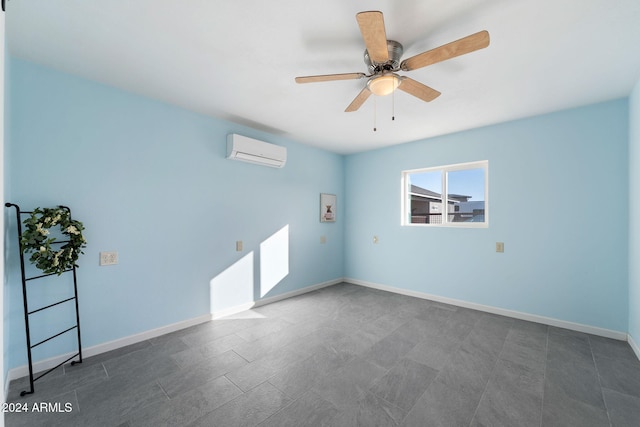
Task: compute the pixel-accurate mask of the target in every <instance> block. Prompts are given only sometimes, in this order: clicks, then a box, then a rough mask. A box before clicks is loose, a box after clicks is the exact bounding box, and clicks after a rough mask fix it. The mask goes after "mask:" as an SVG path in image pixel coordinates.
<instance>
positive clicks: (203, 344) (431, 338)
mask: <svg viewBox="0 0 640 427" xmlns="http://www.w3.org/2000/svg"><path fill="white" fill-rule="evenodd" d="M27 383H28V382H27V381H26V379H20V380H16V381H14V382H12V384H11V387H10V392H9V397H8V401H10V402H22V403H27V404H28V408H29V410H30V412H28V413H7V414H5V416H6V425H7V426H38V425H43V426H55V425H59V426H122V427H126V426H130V427H133V426H155V427H158V426H220V427H227V426H228V427H233V426H260V427H267V426H273V427H285V426H294V427H299V426H337V427H343V426H367V427H369V426H403V427H404V426H420V427H424V426H509V427H513V426H536V427H540V426H562V427H567V426H580V427H585V426H636V427H637V426H640V361H638V359H637V358H636V356H635V355H634V353H633V351H632V350H631V348H630V347H629V345H628V344H627V343H625V342H620V341H615V340H610V339H606V338H601V337H597V336H593V335H587V334H583V333H579V332H572V331H568V330H564V329H559V328H555V327H550V326H545V325H540V324H536V323H530V322H524V321H521V320H516V319H511V318H507V317H502V316H497V315H492V314H487V313H483V312H479V311H474V310H469V309H464V308H458V307H454V306H449V305H445V304H441V303H436V302H431V301H426V300H421V299H417V298H410V297H406V296H402V295H396V294H391V293H386V292H382V291H378V290H372V289H367V288H363V287H359V286H355V285H350V284H339V285H335V286H331V287H328V288H324V289H321V290H318V291H314V292H311V293H308V294H305V295H302V296H298V297H295V298H291V299H288V300H284V301H280V302H277V303H273V304H270V305H267V306H263V307H260V308H257V309H254V310H251V311H248V312H244V313H241V314H239V315H236V316H233V318H227V319H221V320H215V321H212V322H208V323H206V324H202V325H198V326H194V327H191V328H188V329H185V330H182V331H178V332H174V333H171V334H168V335H164V336H161V337H158V338H154V339H152V340H149V341H145V342H141V343H139V344H135V345H132V346H129V347H126V348H122V349H119V350H115V351H113V352H110V353H106V354H102V355H99V356H95V357H91V358H86V359H85V361H84V363H82V364H81V365H76V366H66V367H64V369H58V370H56V371H54V372H52V373H51V374H49V375H48V376H46V377H43V378H42V379H41V380H40V381H38V382H36V393H35V394H33V395H30V396H26V397H23V398H21V397H20V396H19V392H20V391H21V390H23V389H24V388H25V387H26V385H27ZM42 402H45V403H47V402H50V403H53V404H55V403H58V404H59V406H58V407H59V408H61V409H62V412H53V413H51V412H41V413H38V412H33V411H32V409H33V404H34V403H36V404H38V405H39V404H40V403H42ZM51 408H56V406H55V405H53V406H49V409H51ZM45 409H46V408H45ZM66 409H69V410H70V411H69V412H64V410H66Z"/></svg>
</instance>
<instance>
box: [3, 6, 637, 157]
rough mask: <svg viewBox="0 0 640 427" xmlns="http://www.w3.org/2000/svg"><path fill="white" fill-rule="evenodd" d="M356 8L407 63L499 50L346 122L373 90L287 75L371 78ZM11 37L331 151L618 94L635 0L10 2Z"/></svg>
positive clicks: (446, 68)
mask: <svg viewBox="0 0 640 427" xmlns="http://www.w3.org/2000/svg"><path fill="white" fill-rule="evenodd" d="M363 10H381V11H382V12H383V13H384V20H385V25H386V32H387V38H389V39H393V40H397V41H399V42H401V43H402V44H403V45H404V48H405V55H403V58H408V57H409V56H413V55H415V54H417V53H420V52H422V51H425V50H429V49H432V48H434V47H437V46H440V45H442V44H445V43H448V42H450V41H453V40H457V39H459V38H461V37H464V36H467V35H469V34H472V33H475V32H477V31H480V30H488V31H489V33H490V36H491V44H490V46H489V47H488V48H486V49H482V50H479V51H476V52H473V53H470V54H468V55H465V56H461V57H458V58H454V59H451V60H448V61H445V62H441V63H439V64H435V65H431V66H429V67H426V68H422V69H419V70H414V71H411V72H407V73H404V72H401V73H400V74H402V75H408V76H410V77H412V78H414V79H415V80H418V81H420V82H422V83H425V84H427V85H429V86H430V87H433V88H434V89H437V90H439V91H440V92H442V95H441V96H440V97H439V98H437V99H436V100H434V101H432V102H430V103H425V102H423V101H420V100H418V99H417V98H414V97H412V96H411V95H409V94H407V93H405V92H401V91H400V92H397V93H396V94H395V95H394V96H393V97H391V96H389V97H382V98H377V97H371V98H369V100H368V101H367V102H366V103H365V104H364V105H363V106H362V107H361V108H360V110H358V111H357V112H353V113H345V112H344V109H345V108H346V107H347V105H349V103H350V102H351V101H352V100H353V98H354V97H355V96H356V95H357V94H358V92H359V91H360V90H361V88H362V87H363V85H364V84H365V80H350V81H334V82H323V83H313V84H302V85H301V84H296V83H295V82H294V77H296V76H305V75H316V74H331V73H347V72H367V70H366V68H365V64H364V62H363V59H362V57H363V52H364V42H363V41H362V39H361V35H360V31H359V28H358V25H357V22H356V19H355V15H356V13H357V12H360V11H363ZM6 29H7V45H8V49H9V52H10V53H11V54H12V55H15V56H17V57H20V58H23V59H26V60H29V61H33V62H37V63H40V64H44V65H47V66H50V67H53V68H56V69H59V70H62V71H65V72H69V73H72V74H75V75H78V76H82V77H85V78H88V79H91V80H95V81H98V82H102V83H105V84H108V85H112V86H115V87H118V88H122V89H125V90H127V91H131V92H135V93H138V94H141V95H144V96H147V97H151V98H154V99H158V100H161V101H165V102H168V103H171V104H175V105H178V106H181V107H184V108H187V109H189V110H192V111H196V112H199V113H202V114H206V115H210V116H216V117H220V118H223V119H227V120H231V121H234V122H238V123H242V124H245V125H249V126H252V127H254V128H257V129H260V130H266V131H268V132H271V133H274V134H277V135H283V136H286V137H288V138H291V139H293V140H296V141H299V142H302V143H305V144H309V145H313V146H318V147H321V148H324V149H327V150H331V151H334V152H337V153H353V152H359V151H364V150H369V149H374V148H379V147H383V146H388V145H392V144H399V143H403V142H408V141H414V140H418V139H423V138H428V137H432V136H436V135H442V134H446V133H451V132H456V131H460V130H464V129H469V128H474V127H479V126H484V125H489V124H494V123H498V122H503V121H507V120H512V119H516V118H522V117H527V116H532V115H537V114H541V113H546V112H551V111H557V110H561V109H566V108H571V107H575V106H580V105H586V104H591V103H595V102H600V101H605V100H610V99H614V98H619V97H624V96H627V95H629V93H630V92H631V89H632V88H633V85H634V84H635V83H636V82H637V81H638V79H639V78H640V1H639V0H526V1H525V0H457V1H452V0H385V1H345V0H324V1H314V2H308V1H300V0H279V1H264V0H236V1H231V0H227V1H224V0H109V1H104V0H46V1H45V0H7V12H6ZM374 98H375V99H376V100H375V102H374ZM374 106H375V109H374ZM393 107H395V117H396V119H395V121H393V122H392V121H391V114H392V108H393ZM376 112H377V114H375V113H376ZM374 114H375V117H376V125H377V129H378V130H377V132H373V125H374Z"/></svg>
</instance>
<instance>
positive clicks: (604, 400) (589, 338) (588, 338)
mask: <svg viewBox="0 0 640 427" xmlns="http://www.w3.org/2000/svg"><path fill="white" fill-rule="evenodd" d="M587 340H588V341H589V351H590V352H591V360H593V366H594V367H595V368H596V375H598V384H599V385H600V395H601V396H602V403H603V404H604V409H605V410H606V412H607V420H608V421H609V426H612V424H611V416H610V415H609V407H608V406H607V401H606V399H605V398H604V391H603V390H602V379H601V377H600V370H599V369H598V363H597V362H596V356H595V355H594V354H593V346H592V345H591V337H590V336H589V335H587Z"/></svg>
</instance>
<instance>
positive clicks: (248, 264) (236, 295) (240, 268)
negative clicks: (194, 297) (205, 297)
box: [209, 251, 253, 313]
mask: <svg viewBox="0 0 640 427" xmlns="http://www.w3.org/2000/svg"><path fill="white" fill-rule="evenodd" d="M209 289H210V291H209V295H210V300H211V301H210V306H211V312H212V313H214V312H216V311H218V310H222V309H225V308H229V307H235V306H239V305H242V304H247V303H251V302H253V251H252V252H249V253H248V254H247V255H245V256H244V257H242V258H240V259H239V260H238V261H236V262H235V263H234V264H233V265H231V266H230V267H229V268H227V269H226V270H224V271H223V272H222V273H220V274H218V275H217V276H216V277H214V278H213V279H211V281H210V282H209Z"/></svg>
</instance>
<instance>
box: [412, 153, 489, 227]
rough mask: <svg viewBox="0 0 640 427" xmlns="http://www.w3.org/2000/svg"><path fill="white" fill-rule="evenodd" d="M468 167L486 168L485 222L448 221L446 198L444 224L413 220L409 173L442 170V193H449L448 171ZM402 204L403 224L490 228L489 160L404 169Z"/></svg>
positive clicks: (445, 202)
mask: <svg viewBox="0 0 640 427" xmlns="http://www.w3.org/2000/svg"><path fill="white" fill-rule="evenodd" d="M468 169H483V170H484V222H447V220H448V218H449V216H448V214H449V203H447V201H446V198H445V200H443V201H442V206H443V212H442V219H443V222H442V224H421V223H412V222H411V197H410V194H409V193H410V188H411V187H410V183H409V175H411V174H415V173H424V172H440V173H441V174H442V191H441V193H440V194H442V195H447V194H449V192H448V188H447V187H448V183H447V173H449V172H455V171H461V170H468ZM401 183H402V184H401V185H402V191H401V195H402V204H401V209H400V210H401V215H402V216H401V219H400V224H401V225H402V226H411V227H454V228H488V227H489V161H488V160H479V161H476V162H468V163H458V164H453V165H445V166H435V167H428V168H420V169H411V170H405V171H402V179H401Z"/></svg>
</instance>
